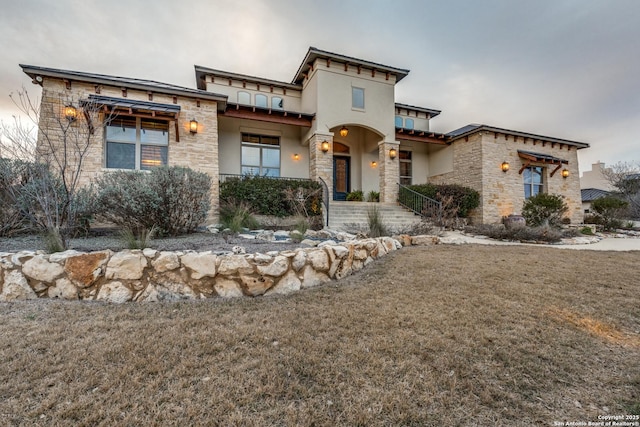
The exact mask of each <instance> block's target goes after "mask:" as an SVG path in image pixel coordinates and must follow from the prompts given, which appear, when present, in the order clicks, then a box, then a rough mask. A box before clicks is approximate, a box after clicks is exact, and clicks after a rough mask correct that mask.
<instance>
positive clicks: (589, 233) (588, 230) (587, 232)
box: [580, 227, 594, 236]
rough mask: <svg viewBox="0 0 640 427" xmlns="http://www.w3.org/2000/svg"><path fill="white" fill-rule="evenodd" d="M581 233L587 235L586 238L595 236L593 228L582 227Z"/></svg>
mask: <svg viewBox="0 0 640 427" xmlns="http://www.w3.org/2000/svg"><path fill="white" fill-rule="evenodd" d="M580 233H582V234H584V235H586V236H593V235H594V234H593V230H592V229H591V227H582V228H581V229H580Z"/></svg>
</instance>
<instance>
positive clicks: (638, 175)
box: [603, 161, 640, 218]
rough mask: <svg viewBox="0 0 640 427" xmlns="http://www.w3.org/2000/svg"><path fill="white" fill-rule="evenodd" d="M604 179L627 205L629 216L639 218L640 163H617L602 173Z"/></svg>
mask: <svg viewBox="0 0 640 427" xmlns="http://www.w3.org/2000/svg"><path fill="white" fill-rule="evenodd" d="M603 175H604V177H605V179H606V180H607V181H608V182H609V183H610V184H611V185H612V186H613V187H614V188H615V189H616V190H617V192H618V193H619V194H620V196H622V198H623V199H624V200H626V201H627V202H628V203H629V210H630V212H629V214H630V216H631V217H632V218H640V161H635V162H633V161H632V162H618V163H616V164H614V165H612V166H611V167H609V168H607V169H605V170H604V171H603Z"/></svg>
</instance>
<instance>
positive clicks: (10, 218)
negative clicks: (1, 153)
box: [0, 158, 30, 236]
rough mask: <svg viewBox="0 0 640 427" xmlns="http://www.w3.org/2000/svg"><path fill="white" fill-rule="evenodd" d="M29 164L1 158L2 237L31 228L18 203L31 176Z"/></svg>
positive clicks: (0, 229) (0, 210)
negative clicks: (28, 171) (28, 169)
mask: <svg viewBox="0 0 640 427" xmlns="http://www.w3.org/2000/svg"><path fill="white" fill-rule="evenodd" d="M27 166H28V163H27V162H23V161H19V160H12V159H2V158H0V236H10V235H12V234H15V233H20V232H23V231H26V230H28V229H29V228H30V224H29V221H28V219H27V217H26V216H25V215H24V213H23V212H22V211H21V209H20V205H19V203H18V201H19V198H20V194H21V190H22V187H23V186H24V185H25V184H26V182H27V180H28V176H29V174H28V173H27V171H26V168H27Z"/></svg>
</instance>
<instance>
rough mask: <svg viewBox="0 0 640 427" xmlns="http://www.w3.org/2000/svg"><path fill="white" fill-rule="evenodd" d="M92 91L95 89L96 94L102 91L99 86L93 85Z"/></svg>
mask: <svg viewBox="0 0 640 427" xmlns="http://www.w3.org/2000/svg"><path fill="white" fill-rule="evenodd" d="M94 89H95V91H96V93H97V94H100V91H101V90H102V86H100V85H95V86H94Z"/></svg>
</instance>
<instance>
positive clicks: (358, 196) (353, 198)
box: [347, 190, 364, 202]
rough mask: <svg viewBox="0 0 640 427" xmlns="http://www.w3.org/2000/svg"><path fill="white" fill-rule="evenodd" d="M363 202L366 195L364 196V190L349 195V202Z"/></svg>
mask: <svg viewBox="0 0 640 427" xmlns="http://www.w3.org/2000/svg"><path fill="white" fill-rule="evenodd" d="M363 200H364V195H363V194H362V190H354V191H352V192H350V193H347V202H362V201H363Z"/></svg>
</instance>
